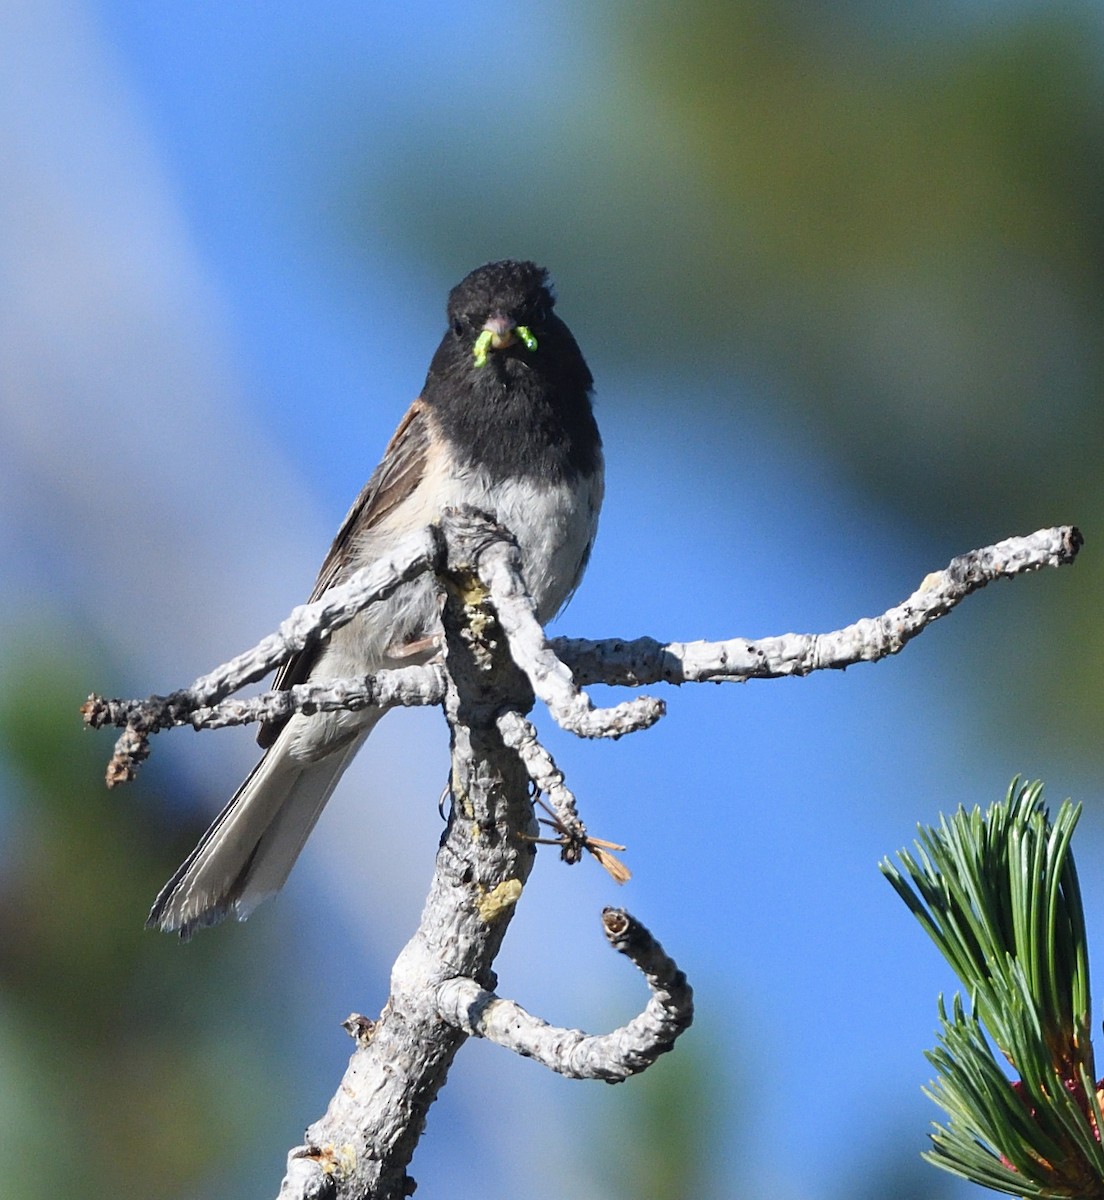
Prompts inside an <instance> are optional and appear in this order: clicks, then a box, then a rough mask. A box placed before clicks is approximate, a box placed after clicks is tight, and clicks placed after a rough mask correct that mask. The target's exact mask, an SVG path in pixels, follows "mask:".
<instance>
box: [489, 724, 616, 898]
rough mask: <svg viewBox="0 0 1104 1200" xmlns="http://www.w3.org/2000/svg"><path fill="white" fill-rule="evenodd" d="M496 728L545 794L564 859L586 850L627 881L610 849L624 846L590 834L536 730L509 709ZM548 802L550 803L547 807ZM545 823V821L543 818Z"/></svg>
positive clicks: (576, 858) (570, 860)
mask: <svg viewBox="0 0 1104 1200" xmlns="http://www.w3.org/2000/svg"><path fill="white" fill-rule="evenodd" d="M498 731H499V733H501V734H502V740H503V741H504V742H505V743H506V745H507V746H509V747H510V749H511V750H513V751H515V752H516V753H517V755H518V757H519V758H520V759H521V761H522V762H523V763H524V764H525V770H526V771H527V772H528V774H529V778H530V779H531V780H532V781H533V785H534V786H535V787H536V789H537V791H538V792H541V793H543V794H544V795H545V796H546V797H547V798H548V806H546V807H545V811H546V812H550V813H551V814H552V816H553V822H552V823H553V824H554V826H555V828H556V830H557V831H558V832H559V833H560V835H561V836H560V837H558V838H555V839H552V840H553V842H554V844H556V845H559V847H560V857H561V858H562V859H563V860H564V862H568V863H576V862H578V861H579V859H580V858H581V857H582V852H583V851H584V850H587V851H589V852H590V853H591V854H593V855H594V857H595V858H596V859H597V860H598V861H599V862H600V863H601V864H602V866H603V867H605V869H606V870H607V871H608V872H609V873H610V875H611V877H612V878H613V880H614V881H615V882H616V883H627V882H628V881H629V879H631V878H632V874H631V872H630V871H629V869H628V867H626V866H625V864H624V863H623V862H621V860H620V859H618V858H617V857H616V856H615V855H613V854H612V853H610V851H612V850H624V849H625V847H624V846H619V845H617V844H616V843H614V842H607V841H604V840H603V839H602V838H592V837H591V836H590V835H589V834H588V833H587V829H586V826H585V825H584V824H583V821H582V818H581V817H580V816H579V811H578V809H577V807H576V805H575V794H574V793H573V792H572V791H571V789H570V788H569V787H568V786H567V784H566V783H564V777H563V772H562V771H561V770H560V769H559V767H557V766H556V763H555V761H554V759H553V758H552V755H551V754H549V753H548V751H547V750H546V749H545V748H544V746H542V745H541V743H540V742H539V741H538V739H537V731H536V729H535V728H534V727H533V725H532V724H531V722H529V721H527V720H526V719H525V718H524V717H523V716H522V715H521V713H519V712H516V711H514V710H513V709H509V710H508V711H506V712H504V713H500V714H499V716H498ZM549 806H550V807H549ZM545 824H548V822H545Z"/></svg>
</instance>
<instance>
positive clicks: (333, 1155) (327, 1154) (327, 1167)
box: [312, 1142, 356, 1175]
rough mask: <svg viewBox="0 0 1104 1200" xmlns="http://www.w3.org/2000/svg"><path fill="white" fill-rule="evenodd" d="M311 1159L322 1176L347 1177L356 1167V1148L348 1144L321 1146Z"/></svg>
mask: <svg viewBox="0 0 1104 1200" xmlns="http://www.w3.org/2000/svg"><path fill="white" fill-rule="evenodd" d="M312 1157H313V1158H315V1159H316V1160H317V1162H318V1165H319V1167H321V1169H322V1173H323V1174H324V1175H348V1174H349V1173H350V1172H351V1171H352V1170H353V1168H354V1167H355V1166H356V1148H355V1147H354V1146H353V1145H352V1144H351V1143H349V1142H346V1143H345V1145H344V1146H323V1147H321V1149H320V1150H319V1151H318V1153H317V1154H315V1155H312Z"/></svg>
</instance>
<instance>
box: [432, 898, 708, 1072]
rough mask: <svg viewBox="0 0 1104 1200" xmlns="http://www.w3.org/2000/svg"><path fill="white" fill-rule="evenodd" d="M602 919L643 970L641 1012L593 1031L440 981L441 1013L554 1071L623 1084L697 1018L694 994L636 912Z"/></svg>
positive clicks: (609, 913)
mask: <svg viewBox="0 0 1104 1200" xmlns="http://www.w3.org/2000/svg"><path fill="white" fill-rule="evenodd" d="M602 924H603V927H604V929H605V933H606V937H607V938H608V939H609V942H610V944H611V945H612V946H613V947H614V948H615V949H616V950H619V951H620V952H621V953H622V954H624V955H625V956H626V957H628V958H629V959H631V961H632V962H634V963H635V964H636V965H637V966H638V967H639V968H640V970H641V971H643V972H644V975H645V976H646V978H647V980H648V987H649V988H650V989H651V992H652V995H651V997H650V999H649V1000H648V1004H647V1006H646V1007H645V1009H644V1011H643V1012H641V1013H640V1014H639V1015H638V1016H636V1017H634V1018H633V1019H632V1020H631V1021H629V1022H628V1024H626V1025H622V1026H621V1028H619V1029H615V1030H614V1031H613V1032H612V1033H606V1034H601V1035H597V1036H595V1035H588V1034H585V1033H583V1032H582V1031H581V1030H578V1029H564V1028H561V1027H559V1026H556V1025H549V1024H548V1023H547V1022H546V1021H542V1020H541V1019H540V1018H539V1017H534V1016H532V1015H531V1014H530V1013H528V1012H526V1011H525V1009H524V1008H522V1007H521V1005H520V1004H516V1003H515V1002H514V1001H512V1000H504V999H502V998H501V997H499V996H496V995H495V994H494V992H490V991H487V990H486V989H485V988H481V987H480V986H479V984H477V983H476V982H475V980H474V979H449V980H446V981H445V982H444V983H442V984H441V985H440V987H439V988H438V989H437V997H436V1000H437V1011H438V1012H439V1013H440V1015H441V1017H442V1018H443V1019H444V1020H446V1021H447V1022H448V1023H449V1024H450V1025H454V1026H456V1027H457V1028H458V1029H461V1030H463V1032H464V1033H466V1034H469V1035H471V1036H475V1037H483V1038H486V1039H487V1040H488V1041H491V1042H495V1043H496V1044H497V1045H499V1046H503V1047H505V1048H506V1049H507V1050H512V1051H513V1052H514V1053H515V1054H521V1055H524V1056H525V1057H526V1058H533V1059H536V1061H537V1062H539V1063H540V1064H541V1065H542V1066H545V1067H548V1068H550V1069H551V1070H553V1071H555V1072H557V1074H560V1075H566V1076H568V1077H569V1078H571V1079H603V1080H605V1081H606V1082H607V1083H621V1082H622V1081H623V1080H625V1079H628V1078H629V1076H630V1075H635V1074H637V1073H638V1072H640V1071H643V1070H645V1069H646V1068H647V1067H649V1066H651V1064H652V1063H653V1062H655V1060H656V1059H657V1058H658V1057H659V1056H660V1055H661V1054H665V1053H666V1052H667V1051H668V1050H670V1049H671V1048H672V1047H673V1046H674V1044H675V1039H676V1038H677V1037H678V1036H679V1034H681V1033H682V1032H683V1031H684V1030H685V1029H687V1028H688V1027H689V1025H690V1022H691V1021H692V1019H693V1015H694V1004H693V992H692V991H691V989H690V985H689V984H688V983H687V982H686V976H685V975H684V974H683V973H682V972H681V971H680V970H679V969H678V967H677V966H676V965H675V963H674V962H673V961H672V960H671V959H670V958H669V957H668V956H667V955H666V954H665V953H664V950H663V947H662V946H660V944H659V943H658V942H657V941H656V940H655V938H653V937H652V935H651V934H650V933H649V932H648V930H647V929H646V928H645V927H644V926H643V925H642V924H640V922H639V921H637V920H636V919H635V918H634V917H632V916H630V915H629V914H628V913H627V912H625V911H624V910H623V909H617V908H607V909H605V911H604V912H603V913H602Z"/></svg>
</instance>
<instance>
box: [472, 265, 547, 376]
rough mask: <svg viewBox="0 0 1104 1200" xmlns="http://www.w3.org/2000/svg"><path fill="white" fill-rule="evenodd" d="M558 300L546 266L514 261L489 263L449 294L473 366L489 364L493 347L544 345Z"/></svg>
mask: <svg viewBox="0 0 1104 1200" xmlns="http://www.w3.org/2000/svg"><path fill="white" fill-rule="evenodd" d="M555 303H556V301H555V297H554V296H553V294H552V287H551V284H550V283H549V281H548V272H547V271H546V270H544V268H543V267H538V266H537V265H536V263H531V262H514V261H513V260H507V261H505V262H494V263H487V264H485V265H484V266H482V267H477V268H476V269H475V270H474V271H472V273H471V274H470V275H467V276H466V277H465V278H464V279H462V280H461V281H460V282H459V283H458V284H457V285H456V287H454V288H453V289H452V291H451V292H450V293H449V300H448V319H449V327H450V329H451V332H452V335H453V337H454V338H456V339H457V340H458V341H459V342H460V343H462V344H463V345H464V346H465V347H470V349H471V355H472V362H473V363H474V365H475V366H477V367H485V366H486V365H487V362H488V359H489V357H490V355H491V354H492V353H493V352H494V351H500V350H508V349H510V348H511V347H518V350H517V353H521V352H522V348H524V351H526V352H529V353H533V352H534V351H536V350H537V349H539V347H540V339H539V336H538V333H539V331H541V330H543V329H544V328H545V327H546V326H547V325H548V322H549V319H550V318H551V316H552V308H553V306H554V305H555Z"/></svg>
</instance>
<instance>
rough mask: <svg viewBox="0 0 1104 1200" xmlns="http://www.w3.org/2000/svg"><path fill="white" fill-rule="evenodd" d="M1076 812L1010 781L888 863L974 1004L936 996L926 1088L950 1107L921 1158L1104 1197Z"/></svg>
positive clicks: (1047, 1192)
mask: <svg viewBox="0 0 1104 1200" xmlns="http://www.w3.org/2000/svg"><path fill="white" fill-rule="evenodd" d="M1080 812H1081V809H1080V806H1074V805H1072V804H1071V803H1070V802H1069V801H1068V800H1067V801H1065V802H1064V803H1063V804H1062V805H1061V806H1060V808H1059V810H1058V814H1057V816H1056V817H1055V818H1054V821H1053V823H1051V821H1050V818H1049V815H1048V813H1047V810H1046V807H1045V806H1044V804H1043V800H1042V785H1041V784H1039V783H1034V784H1031V785H1025V786H1019V784H1018V781H1016V780H1014V781H1013V783H1012V786H1011V787H1010V788H1009V790H1008V795H1007V796H1006V798H1005V799H1004V801H1002V802H1001V803H998V804H993V805H991V806H990V808H989V809H988V811H987V812H986V813H985V814H984V815H983V814H982V812H981V810H980V809H979V808H974V809H973V810H972V811H971V812H967V811H966V810H965V809H962V808H960V809H959V810H958V811H957V812H956V813H955V814H954V815H953V816H952V817H950V818H948V817H942V818H940V823H939V825H938V826H937V827H934V828H927V829H925V828H923V827H921V828H920V832H919V837H918V838H917V841H916V843H915V854H913V853H910V852H909V851H906V850H902V851H900V853H899V854H898V858H899V859H900V861H901V864H902V866H903V867H904V872H903V873H902V872H901V871H899V870H898V869H897V868H896V867H895V866H894V865H893V864H892V863H891V862H890V861H889V860H888V859H886V860H884V861H883V863H882V871H883V872H884V873H885V875H886V876H887V878H888V879H889V881H890V883H891V884H892V885H893V887H894V888H895V889H896V891H897V893H898V895H900V897H901V898H902V900H904V902H905V903H906V904H907V905H908V907H909V908H910V909H911V911H912V912H913V914H914V915H915V916H916V918H917V919H918V920H919V921H920V924H921V925H922V926H923V927H924V929H925V930H926V932H927V933H928V935H929V936H930V937H931V939H932V940H933V941H934V942H935V944H936V946H937V947H938V948H939V951H940V953H941V954H942V955H943V956H944V958H946V960H947V961H948V962H949V963H950V965H951V967H952V968H953V969H954V972H955V974H956V975H957V976H958V978H959V980H960V981H961V983H962V985H963V987H964V988H965V990H966V992H967V994H968V996H969V997H970V1008H969V1010H968V1009H967V1008H966V1007H965V1006H964V1004H963V1002H962V1000H961V998H960V997H959V996H958V995H956V996H955V997H954V1001H953V1003H952V1006H951V1011H950V1012H949V1013H948V1012H947V1010H946V1006H945V1005H944V1003H943V1000H942V998H940V1001H939V1019H940V1025H941V1031H940V1034H939V1045H938V1046H937V1047H936V1048H935V1049H934V1050H932V1051H930V1052H929V1053H928V1056H927V1057H928V1061H929V1062H930V1063H931V1064H932V1066H933V1067H934V1068H935V1070H936V1073H937V1076H936V1080H935V1082H934V1083H932V1084H931V1085H930V1087H929V1088H928V1089H926V1090H927V1094H928V1095H929V1096H930V1097H931V1098H932V1099H933V1100H934V1101H935V1102H936V1103H937V1104H938V1105H940V1107H942V1108H943V1109H944V1110H945V1112H946V1113H947V1114H948V1116H949V1118H950V1119H949V1122H948V1123H947V1124H946V1125H936V1127H935V1133H934V1134H933V1135H932V1143H933V1149H932V1150H931V1151H929V1152H928V1153H927V1154H925V1158H927V1159H928V1160H929V1161H930V1162H932V1163H934V1164H935V1165H936V1166H939V1167H942V1168H943V1169H945V1170H948V1171H951V1172H953V1173H954V1174H957V1175H962V1176H964V1177H965V1178H967V1179H971V1180H973V1181H974V1182H976V1183H980V1184H982V1185H983V1186H985V1187H989V1188H994V1189H996V1190H998V1191H1002V1192H1008V1193H1009V1194H1011V1195H1016V1196H1038V1197H1047V1198H1051V1197H1053V1198H1058V1197H1083V1198H1090V1197H1092V1198H1097V1197H1104V1147H1102V1146H1101V1141H1100V1131H1101V1128H1102V1124H1104V1121H1102V1113H1101V1090H1100V1089H1101V1084H1100V1083H1097V1082H1096V1081H1095V1079H1096V1073H1095V1066H1094V1059H1093V1047H1092V1042H1091V1039H1090V1028H1091V1024H1092V1014H1091V1007H1090V999H1089V994H1090V993H1089V964H1088V949H1087V941H1086V934H1085V921H1084V912H1083V908H1082V904H1081V891H1080V887H1079V884H1078V880H1077V871H1076V868H1075V866H1074V861H1073V855H1072V853H1071V850H1070V840H1071V838H1072V836H1073V831H1074V828H1075V827H1076V825H1077V820H1078V817H1079V816H1080ZM994 1047H996V1050H994ZM997 1052H999V1053H1000V1055H1002V1056H1003V1058H1004V1060H1005V1061H1004V1063H1002V1062H1001V1061H1000V1059H998V1057H997ZM1010 1075H1014V1076H1015V1078H1012V1077H1010Z"/></svg>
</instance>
